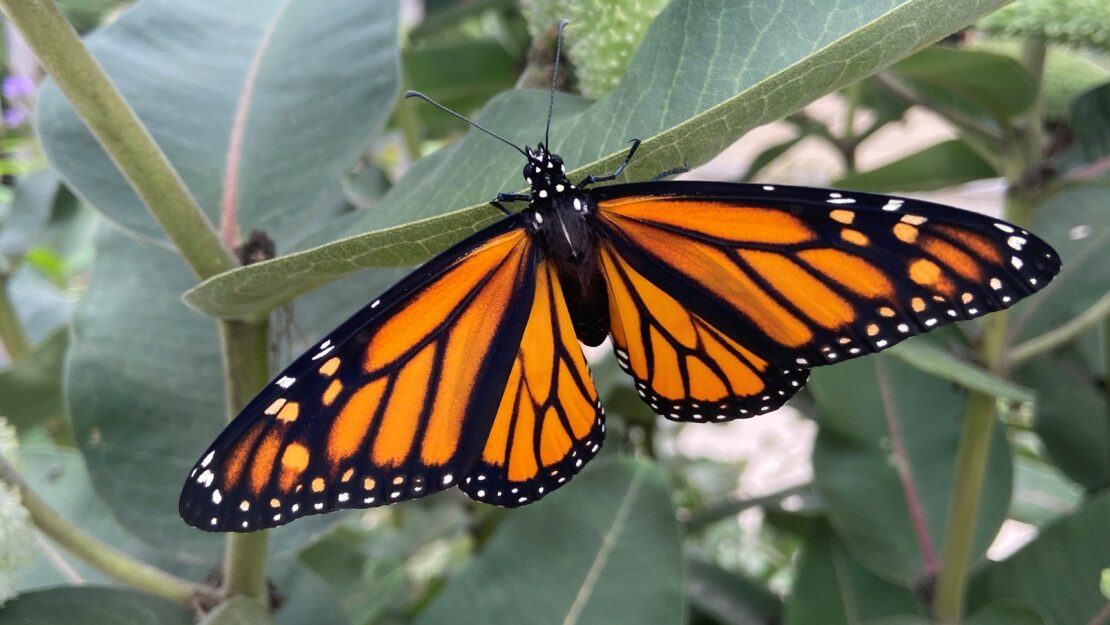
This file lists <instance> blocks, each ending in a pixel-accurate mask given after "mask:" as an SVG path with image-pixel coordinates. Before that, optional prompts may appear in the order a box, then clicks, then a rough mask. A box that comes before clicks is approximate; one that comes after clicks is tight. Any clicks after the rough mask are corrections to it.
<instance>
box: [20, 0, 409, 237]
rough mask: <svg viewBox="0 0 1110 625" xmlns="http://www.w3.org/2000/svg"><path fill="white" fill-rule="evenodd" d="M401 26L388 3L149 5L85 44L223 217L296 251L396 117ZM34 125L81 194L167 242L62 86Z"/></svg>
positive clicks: (160, 1)
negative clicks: (342, 183) (308, 227)
mask: <svg viewBox="0 0 1110 625" xmlns="http://www.w3.org/2000/svg"><path fill="white" fill-rule="evenodd" d="M397 28H398V26H397V3H396V2H392V1H389V0H322V1H308V0H256V1H253V2H231V3H228V2H220V1H218V0H198V1H193V2H178V1H176V0H147V1H146V2H140V3H137V4H135V5H134V6H133V7H132V8H131V9H130V10H128V11H127V12H126V13H124V14H123V15H122V16H121V17H120V18H119V19H118V20H116V21H115V22H113V23H112V24H111V25H110V26H108V27H107V28H105V29H104V30H103V31H100V32H97V33H95V34H93V35H91V36H90V37H89V38H88V46H89V49H90V50H91V51H92V52H93V54H94V55H96V57H97V59H98V60H99V61H100V63H101V64H102V65H103V66H104V68H105V69H106V70H107V72H108V74H109V76H110V77H111V78H112V80H113V82H114V83H115V84H116V85H117V86H118V87H119V89H120V91H121V92H122V93H123V95H124V97H126V98H127V100H128V101H129V102H130V103H131V105H132V107H133V108H134V109H135V111H136V113H138V115H139V117H140V119H142V121H143V122H144V124H145V125H146V126H147V128H148V129H149V130H150V132H151V134H152V135H154V138H155V139H156V140H157V141H158V143H159V145H160V146H161V147H162V149H163V150H164V151H165V152H166V154H167V156H169V158H170V160H171V161H172V162H173V164H174V166H175V167H176V169H177V171H178V172H179V173H180V174H181V177H182V178H183V179H184V181H185V183H186V184H187V185H188V187H189V189H190V190H191V191H192V193H193V195H194V196H195V197H196V198H197V200H198V201H199V202H200V204H201V206H202V207H203V208H204V209H205V212H206V213H207V214H208V216H209V217H210V218H211V219H212V220H213V222H215V223H220V221H221V217H222V218H224V219H232V220H233V222H234V223H236V224H237V225H238V227H239V228H240V229H242V230H243V231H244V232H246V231H247V230H250V229H253V228H262V229H265V230H266V231H267V232H268V233H269V235H270V237H271V238H272V239H274V240H275V241H277V242H278V245H279V249H286V248H287V247H288V244H289V242H290V241H291V240H293V239H294V238H297V237H299V236H300V234H301V233H302V232H303V231H304V229H305V224H306V223H310V222H311V220H312V219H318V218H320V216H321V214H322V211H323V210H324V209H326V208H329V206H328V202H327V200H329V199H330V197H331V195H332V193H333V192H334V188H335V187H336V185H338V183H339V181H340V179H341V178H342V177H343V174H344V173H345V172H346V171H347V170H348V169H349V168H350V167H351V165H352V164H353V163H354V161H355V159H356V157H357V156H358V154H359V153H360V152H361V151H362V150H363V149H364V148H365V146H366V145H367V143H368V142H369V140H370V139H371V138H372V137H373V136H374V135H375V134H376V133H377V132H378V131H379V130H380V129H381V127H382V126H383V124H384V123H385V121H386V119H387V118H388V116H389V112H390V110H391V108H392V105H393V102H394V100H395V98H396V93H397V86H398V63H397ZM36 121H37V124H38V131H39V136H40V137H41V139H42V143H43V148H44V150H45V151H46V154H47V157H48V158H49V159H50V161H51V162H52V163H53V164H54V166H55V167H56V169H57V170H58V171H59V172H60V173H61V175H62V177H63V178H64V179H65V180H66V182H67V183H68V184H69V185H70V187H72V188H73V189H74V190H75V191H76V192H77V193H78V194H80V195H81V196H82V197H83V198H84V199H85V200H86V201H88V202H89V203H91V204H92V205H93V206H95V207H97V208H98V209H99V210H101V211H102V212H104V213H105V214H107V215H108V216H109V217H110V218H112V219H113V220H114V221H116V222H117V223H120V224H122V225H124V226H126V227H127V228H128V229H130V230H133V231H134V232H136V233H139V234H141V235H143V236H146V237H151V238H157V239H160V240H164V235H163V233H162V232H161V230H160V229H159V227H158V225H157V224H156V223H155V221H154V220H153V218H152V217H151V216H150V214H149V213H148V212H147V210H146V208H145V207H144V206H143V205H142V203H141V202H140V200H139V199H138V197H137V196H136V195H135V193H134V192H133V191H132V190H131V188H130V187H129V186H128V184H127V183H126V182H125V181H124V179H123V177H122V176H121V175H120V174H119V173H118V171H117V170H116V167H115V165H114V164H113V163H112V161H111V160H110V159H109V158H108V157H107V156H106V155H105V153H104V152H103V150H102V149H101V148H100V146H99V144H98V143H97V142H96V140H95V139H94V138H93V137H92V135H91V134H90V133H89V132H88V131H87V130H86V129H85V127H84V125H83V123H82V122H81V120H80V119H79V118H78V117H77V116H76V114H75V113H74V111H73V110H72V109H71V108H70V106H69V104H68V103H67V102H66V101H65V99H64V98H63V96H62V95H61V93H60V92H59V91H58V89H57V87H56V86H54V85H52V84H49V85H47V86H45V87H44V88H43V90H42V92H41V96H40V99H39V109H38V112H37V113H36Z"/></svg>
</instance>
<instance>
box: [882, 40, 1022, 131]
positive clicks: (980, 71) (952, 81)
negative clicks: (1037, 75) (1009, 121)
mask: <svg viewBox="0 0 1110 625" xmlns="http://www.w3.org/2000/svg"><path fill="white" fill-rule="evenodd" d="M890 69H891V71H892V72H893V73H894V74H896V75H897V76H899V77H901V78H906V79H909V80H910V81H911V82H912V83H913V84H914V85H916V86H919V87H922V88H924V90H925V93H926V95H937V96H940V97H941V98H942V99H943V100H949V99H953V100H954V101H953V102H948V103H949V104H955V105H956V106H959V107H960V108H966V109H979V110H982V111H987V112H989V113H990V114H991V115H993V116H994V117H995V118H996V119H1005V118H1008V117H1011V116H1013V115H1016V114H1018V113H1021V112H1022V111H1024V110H1026V109H1027V108H1029V106H1030V105H1031V104H1032V103H1033V98H1034V97H1035V96H1036V91H1037V87H1036V82H1035V81H1034V80H1033V76H1032V75H1030V74H1029V72H1028V71H1027V70H1026V69H1025V68H1024V67H1022V65H1021V63H1019V62H1018V61H1016V60H1015V59H1013V58H1010V57H1008V56H1005V55H1002V54H995V53H993V52H984V51H981V50H966V49H960V48H951V47H947V46H934V47H931V48H926V49H925V50H922V51H920V52H918V53H917V54H915V55H913V56H911V57H909V58H907V59H905V60H903V61H900V62H898V63H896V64H895V65H894V66H893V67H891V68H890ZM936 92H939V94H938V93H936Z"/></svg>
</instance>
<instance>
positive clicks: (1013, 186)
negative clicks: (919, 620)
mask: <svg viewBox="0 0 1110 625" xmlns="http://www.w3.org/2000/svg"><path fill="white" fill-rule="evenodd" d="M1022 57H1023V62H1024V65H1025V68H1026V69H1027V70H1029V72H1030V74H1031V75H1032V76H1033V77H1034V80H1035V81H1036V85H1037V88H1036V92H1037V94H1038V95H1037V96H1036V97H1035V98H1034V102H1033V104H1032V105H1031V106H1030V107H1029V109H1028V110H1027V111H1025V112H1024V113H1023V114H1022V115H1021V116H1020V117H1019V118H1018V119H1015V120H1014V123H1013V126H1012V127H1010V128H1008V129H1007V134H1008V135H1010V136H1013V137H1014V138H1015V139H1016V140H1015V141H1013V142H1005V143H1003V144H1002V145H1003V146H1004V151H1005V154H1004V156H1003V162H1004V163H1005V167H1004V172H1005V175H1006V180H1007V183H1008V184H1009V187H1008V189H1007V191H1006V207H1005V215H1006V219H1007V220H1008V221H1010V222H1012V223H1015V224H1017V225H1021V226H1024V225H1028V223H1029V222H1030V221H1031V219H1032V214H1033V208H1034V205H1035V202H1034V199H1033V198H1034V197H1036V196H1037V194H1038V192H1039V190H1038V189H1037V188H1036V185H1037V182H1036V176H1034V175H1032V174H1033V173H1034V172H1035V171H1036V168H1037V167H1039V166H1040V163H1041V158H1042V155H1043V141H1044V137H1043V130H1042V126H1041V124H1042V118H1041V96H1040V92H1041V78H1042V76H1043V74H1044V58H1045V49H1044V42H1043V41H1040V40H1032V39H1031V40H1029V41H1027V42H1026V43H1025V46H1024V49H1023V54H1022ZM1008 320H1009V315H1008V313H1007V311H1001V312H997V313H995V314H993V315H991V316H990V317H987V318H986V319H984V320H983V324H984V329H983V340H982V344H981V346H980V348H979V357H980V359H982V361H983V363H984V364H986V366H987V367H988V368H989V369H990V370H991V371H992V372H994V373H996V374H999V375H1004V374H1005V373H1006V371H1005V369H1006V361H1005V359H1004V357H1005V352H1006V336H1007V331H1006V325H1007V322H1008ZM994 406H995V399H994V398H993V397H992V396H990V395H986V394H983V393H979V392H972V393H971V394H970V395H969V396H968V400H967V407H966V409H965V411H964V423H963V431H962V432H961V435H960V443H959V448H958V449H957V452H956V474H955V482H954V484H955V485H954V488H953V493H952V500H951V503H950V505H949V510H948V523H947V525H946V526H945V532H944V548H943V552H942V560H941V570H940V574H939V576H938V579H937V594H936V597H935V600H934V602H933V616H934V618H935V619H936V620H937V621H938V622H939V623H944V624H946V625H947V624H955V623H959V622H960V619H961V618H962V615H963V610H964V593H965V590H966V584H967V574H968V566H969V563H970V562H971V549H972V545H973V540H974V536H975V527H976V521H977V519H978V514H979V503H980V501H981V499H982V491H983V483H984V475H985V473H986V464H987V457H988V455H989V453H990V440H991V431H992V430H993V428H994V421H995V416H994Z"/></svg>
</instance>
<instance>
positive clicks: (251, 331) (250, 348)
mask: <svg viewBox="0 0 1110 625" xmlns="http://www.w3.org/2000/svg"><path fill="white" fill-rule="evenodd" d="M220 340H221V342H222V347H223V354H224V377H225V384H226V395H227V413H228V417H229V419H231V418H234V417H235V415H236V414H238V413H239V411H240V410H241V409H242V408H243V406H245V405H246V404H247V402H249V401H250V399H251V398H252V397H254V395H255V394H256V393H258V390H259V389H261V388H262V387H263V386H264V385H265V384H266V382H267V380H269V379H270V371H269V363H268V356H269V324H268V323H267V322H265V321H263V322H261V323H247V322H242V321H221V322H220ZM223 590H224V593H225V594H226V595H229V596H230V595H247V596H249V597H254V598H255V599H257V600H258V601H259V602H260V603H261V604H262V605H264V606H265V605H267V604H268V597H267V588H266V532H251V533H244V534H228V537H227V550H226V551H225V552H224V588H223Z"/></svg>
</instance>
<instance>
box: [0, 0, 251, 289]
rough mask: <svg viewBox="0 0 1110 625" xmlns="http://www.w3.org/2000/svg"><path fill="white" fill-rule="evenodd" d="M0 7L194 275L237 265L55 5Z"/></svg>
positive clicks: (12, 0) (30, 2)
mask: <svg viewBox="0 0 1110 625" xmlns="http://www.w3.org/2000/svg"><path fill="white" fill-rule="evenodd" d="M0 8H3V10H4V13H5V14H7V16H8V18H9V19H10V20H11V21H12V23H13V24H14V25H15V27H16V28H18V29H19V31H20V33H22V35H23V37H24V39H26V41H27V43H28V44H29V45H30V46H31V49H32V50H33V51H34V53H35V54H36V55H37V56H38V58H39V60H40V61H41V62H42V64H43V67H45V68H46V71H47V72H49V73H50V75H51V76H52V77H53V78H54V80H55V81H56V82H57V83H58V87H59V88H60V89H61V91H62V93H63V94H65V96H66V98H67V99H69V101H70V103H71V104H72V105H73V108H74V109H75V110H76V111H77V114H78V115H80V116H81V119H82V120H84V122H85V124H86V125H87V126H88V127H89V130H91V131H92V133H93V134H94V135H95V136H96V138H97V140H98V141H99V142H100V144H101V145H102V146H104V149H105V151H106V152H107V153H108V155H109V156H111V158H112V160H113V161H114V162H115V164H116V166H117V167H118V168H119V170H120V172H121V173H123V175H124V177H126V178H127V181H128V182H129V183H130V184H131V186H132V187H133V188H134V189H135V192H136V193H138V195H139V197H140V198H142V200H143V202H144V203H145V204H146V206H147V208H148V209H150V212H151V213H152V214H153V215H154V218H155V219H157V220H158V223H160V224H161V225H162V228H163V229H164V230H165V231H166V234H167V235H168V236H169V238H170V240H172V241H173V243H174V245H176V246H177V249H178V250H179V251H180V252H181V255H182V256H184V257H185V260H186V261H188V263H189V265H190V266H191V267H192V268H193V271H195V272H196V273H197V275H198V276H200V277H201V278H208V277H211V276H213V275H215V274H217V273H222V272H224V271H228V270H230V269H232V268H234V267H235V266H236V265H237V263H236V261H235V257H234V256H232V254H231V252H230V251H229V250H228V249H227V248H226V247H224V246H223V244H221V243H220V240H219V237H218V236H217V234H216V230H215V229H214V228H213V227H212V224H211V223H210V222H209V221H208V219H207V217H206V216H205V215H204V212H203V211H202V210H201V208H200V206H199V205H197V202H196V200H195V199H194V198H193V196H192V194H190V193H189V190H188V189H187V188H186V187H185V183H184V182H182V180H181V178H180V177H179V176H178V175H177V172H175V171H174V169H173V167H172V166H171V165H170V162H169V159H167V158H166V155H165V154H163V153H162V150H161V149H159V147H158V145H157V144H155V143H154V138H153V137H151V136H150V133H149V132H147V129H146V128H145V127H144V126H143V125H142V122H140V121H139V118H138V117H137V116H136V115H135V111H133V110H132V109H131V107H130V106H129V105H128V104H127V102H126V101H125V100H124V99H123V96H122V95H121V94H120V92H119V90H117V89H116V87H115V85H113V84H112V81H111V80H109V78H108V75H107V74H105V73H104V69H103V68H101V67H100V64H99V63H97V61H96V59H94V58H93V56H92V54H90V53H89V51H88V49H87V48H85V46H84V44H83V43H82V42H81V37H80V36H79V35H78V34H77V31H75V30H74V29H73V27H72V26H71V25H70V23H69V22H68V21H67V20H66V18H65V16H64V15H62V12H61V11H60V10H59V9H58V7H57V5H56V4H55V3H54V2H53V0H0Z"/></svg>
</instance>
